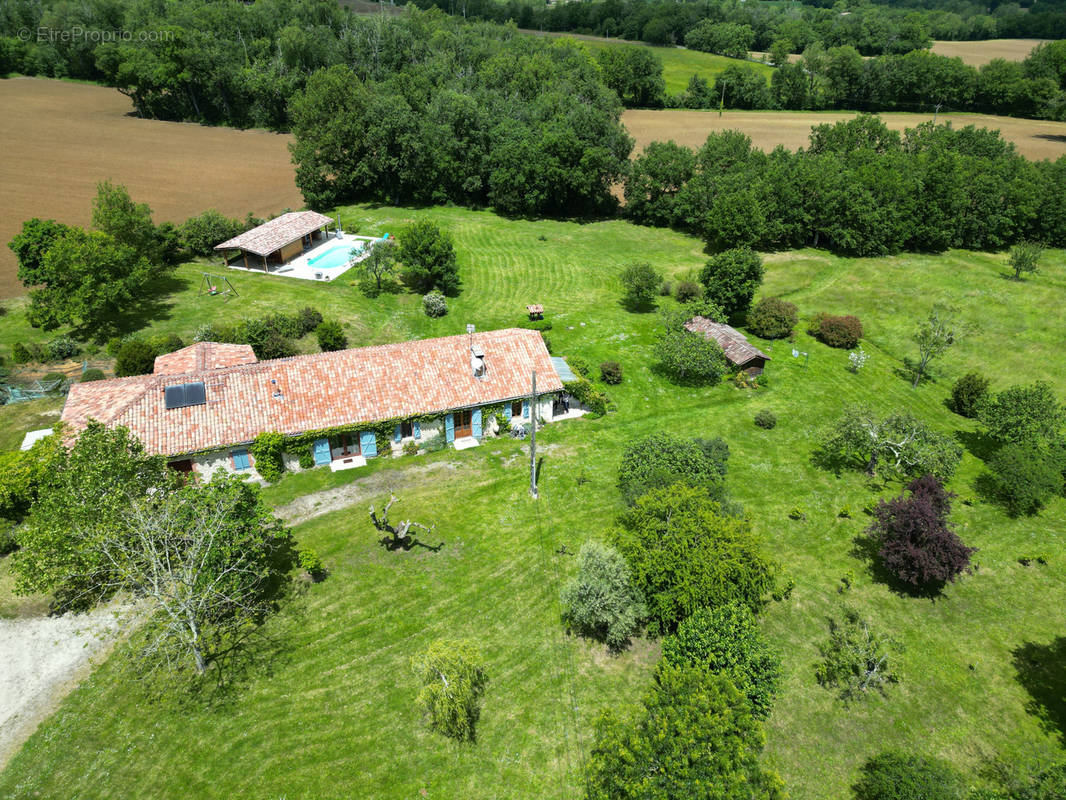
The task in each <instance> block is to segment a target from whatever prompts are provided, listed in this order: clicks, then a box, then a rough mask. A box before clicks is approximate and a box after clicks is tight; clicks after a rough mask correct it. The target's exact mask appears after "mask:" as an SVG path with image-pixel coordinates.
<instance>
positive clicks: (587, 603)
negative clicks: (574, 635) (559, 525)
mask: <svg viewBox="0 0 1066 800" xmlns="http://www.w3.org/2000/svg"><path fill="white" fill-rule="evenodd" d="M578 565H579V566H578V573H577V575H576V576H575V577H574V578H573V580H571V581H570V582H569V583H568V584H567V585H566V586H565V587H564V588H563V592H562V604H563V616H564V619H565V620H566V622H567V623H568V624H569V625H571V626H572V627H573V628H574V629H575V630H577V631H578V632H579V633H581V634H583V635H586V636H591V637H594V638H596V639H600V640H602V641H604V642H606V643H607V646H608V647H610V648H611V649H612V650H620V649H622V648H623V647H624V646H625V645H626V643H627V642H628V641H629V639H630V637H632V636H634V635H635V634H636V633H637V631H638V630H639V629H640V622H641V620H642V619H643V617H644V614H645V606H644V598H643V597H642V596H641V594H640V591H639V590H638V589H637V588H636V586H635V585H634V584H633V578H632V575H631V574H630V571H629V565H628V564H627V563H626V560H625V559H624V558H623V557H622V556H621V554H620V553H619V552H618V551H617V550H615V549H614V548H613V547H610V546H609V545H604V544H599V543H598V542H588V543H586V544H584V545H582V546H581V551H580V552H579V553H578Z"/></svg>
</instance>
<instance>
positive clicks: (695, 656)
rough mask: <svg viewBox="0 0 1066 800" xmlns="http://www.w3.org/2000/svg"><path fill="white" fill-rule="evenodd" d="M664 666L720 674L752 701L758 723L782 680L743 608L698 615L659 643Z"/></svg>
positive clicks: (735, 605)
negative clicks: (701, 669)
mask: <svg viewBox="0 0 1066 800" xmlns="http://www.w3.org/2000/svg"><path fill="white" fill-rule="evenodd" d="M663 660H664V661H665V662H666V663H668V664H672V665H674V666H677V667H682V666H696V667H702V668H704V669H708V670H710V671H712V672H718V673H722V674H724V675H725V676H726V677H728V678H729V680H731V681H732V682H733V685H734V686H736V687H737V689H738V690H739V691H740V692H741V693H743V694H744V695H746V696H747V698H748V700H749V701H751V707H752V713H753V714H754V715H755V716H756V717H760V718H766V717H767V716H769V714H770V709H771V707H772V706H773V701H774V697H775V695H776V694H777V691H778V687H779V684H780V680H781V658H780V656H779V655H778V654H777V653H776V652H774V650H773V649H772V648H771V647H770V646H769V644H768V643H767V642H766V640H765V638H764V637H763V635H762V632H761V631H760V630H759V623H758V621H757V620H756V618H755V614H753V613H752V611H751V609H750V608H748V607H747V606H745V605H740V604H738V603H729V604H726V605H723V606H717V607H715V608H702V609H699V610H698V611H696V612H695V613H694V614H692V616H690V617H688V618H687V619H686V620H684V621H683V622H682V623H681V624H680V625H678V628H677V633H675V634H673V635H671V636H667V637H666V638H665V639H664V640H663Z"/></svg>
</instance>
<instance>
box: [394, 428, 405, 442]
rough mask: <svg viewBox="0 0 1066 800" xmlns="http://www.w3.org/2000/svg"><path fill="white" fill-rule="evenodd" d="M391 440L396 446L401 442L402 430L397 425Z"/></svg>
mask: <svg viewBox="0 0 1066 800" xmlns="http://www.w3.org/2000/svg"><path fill="white" fill-rule="evenodd" d="M392 440H393V441H394V442H396V443H397V444H399V443H400V442H401V441H403V428H401V427H400V426H399V425H397V426H396V430H394V431H393V432H392Z"/></svg>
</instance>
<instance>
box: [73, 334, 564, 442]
mask: <svg viewBox="0 0 1066 800" xmlns="http://www.w3.org/2000/svg"><path fill="white" fill-rule="evenodd" d="M472 341H473V344H474V345H476V346H478V347H480V348H481V349H482V350H483V351H484V353H485V364H486V365H487V367H488V371H487V374H486V375H485V377H484V378H483V379H481V380H478V379H477V378H475V377H474V375H473V370H472V368H471V359H470V344H471V337H468V336H466V335H459V336H448V337H444V338H439V339H423V340H420V341H412V342H400V343H397V344H387V345H381V346H377V347H363V348H359V349H356V350H339V351H336V352H332V353H316V354H314V355H306V356H296V357H294V358H283V359H278V360H275V361H257V362H255V363H248V364H239V365H236V366H226V367H221V368H218V369H205V370H198V371H196V372H185V373H181V374H177V375H139V376H136V377H131V378H117V379H114V380H109V381H92V382H90V383H76V384H74V385H73V386H71V388H70V393H69V394H68V395H67V402H66V405H65V406H64V408H63V416H62V419H63V421H64V422H66V423H68V424H69V425H70V426H71V427H72V428H73V430H74V432H77V431H78V430H80V429H81V428H83V427H84V426H85V424H86V422H87V420H88V419H89V418H93V419H97V420H99V421H101V422H104V423H106V424H108V425H112V426H117V425H123V426H125V427H127V428H129V429H130V431H132V432H133V433H134V434H135V435H136V436H137V437H138V438H140V440H141V442H143V443H144V446H145V448H146V450H147V451H148V452H150V453H158V454H162V455H168V456H172V455H179V454H182V453H192V452H197V451H201V450H213V449H217V448H222V447H227V446H230V445H234V444H241V443H246V442H250V441H252V440H253V439H254V438H255V437H256V436H257V435H259V434H260V433H263V432H265V431H279V432H281V433H286V434H299V433H305V432H308V431H314V430H320V429H323V428H331V427H336V426H342V425H354V424H358V423H361V422H375V421H380V420H385V419H393V418H403V417H410V416H414V415H416V414H431V413H440V412H445V411H450V410H452V409H459V408H469V407H471V406H477V405H487V404H491V403H499V402H504V401H508V400H515V399H518V398H520V397H522V396H524V395H526V394H527V393H528V392H529V378H530V371H531V370H532V369H536V371H537V390H538V392H540V393H544V394H548V393H550V392H555V391H560V390H561V389H562V388H563V385H562V381H560V380H559V376H558V375H556V373H555V370H554V369H553V368H552V362H551V358H550V356H549V355H548V351H547V349H546V348H545V346H544V340H543V339H542V338H541V335H540V332H539V331H531V330H525V329H520V328H512V329H507V330H498V331H485V332H481V333H475V334H473V336H472ZM197 381H203V382H204V385H205V388H206V394H207V403H205V404H203V405H198V406H187V407H184V408H175V409H170V410H167V409H166V408H165V407H164V401H163V394H164V389H165V387H167V386H170V385H174V384H178V383H192V382H197Z"/></svg>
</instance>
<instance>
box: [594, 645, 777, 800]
mask: <svg viewBox="0 0 1066 800" xmlns="http://www.w3.org/2000/svg"><path fill="white" fill-rule="evenodd" d="M762 747H763V735H762V732H761V730H760V728H759V724H758V721H757V720H755V719H754V718H753V717H752V715H751V710H750V707H749V705H748V702H747V700H746V699H745V698H744V696H743V695H742V694H741V693H740V692H738V691H737V690H736V688H735V687H734V686H733V685H732V684H731V683H730V682H729V679H728V678H726V677H724V676H721V675H713V674H709V673H708V672H707V671H706V670H703V669H698V668H693V667H688V668H683V669H679V668H677V667H673V666H670V665H669V664H663V665H661V666H660V667H659V669H658V670H657V671H656V676H655V680H654V681H652V683H651V686H650V688H649V689H648V690H647V692H646V693H645V695H644V697H643V699H642V701H641V706H640V708H639V709H637V711H636V713H635V715H634V716H633V717H632V718H628V719H619V718H618V717H616V716H615V715H614V713H613V712H612V711H611V710H610V709H608V710H605V711H604V713H603V714H602V715H601V716H600V719H599V720H598V722H597V724H596V733H595V739H594V741H593V744H592V752H591V754H590V755H589V760H588V769H587V773H586V774H587V784H588V788H587V790H586V794H585V797H586V798H587V800H606V798H611V800H675V799H676V800H682V798H683V799H684V800H690V798H714V800H783V798H784V797H785V793H784V789H783V785H782V783H781V779H780V778H779V777H778V776H777V775H776V774H775V773H773V772H770V771H767V770H764V768H763V767H762V765H761V763H760V757H759V756H760V752H761V751H762Z"/></svg>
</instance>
